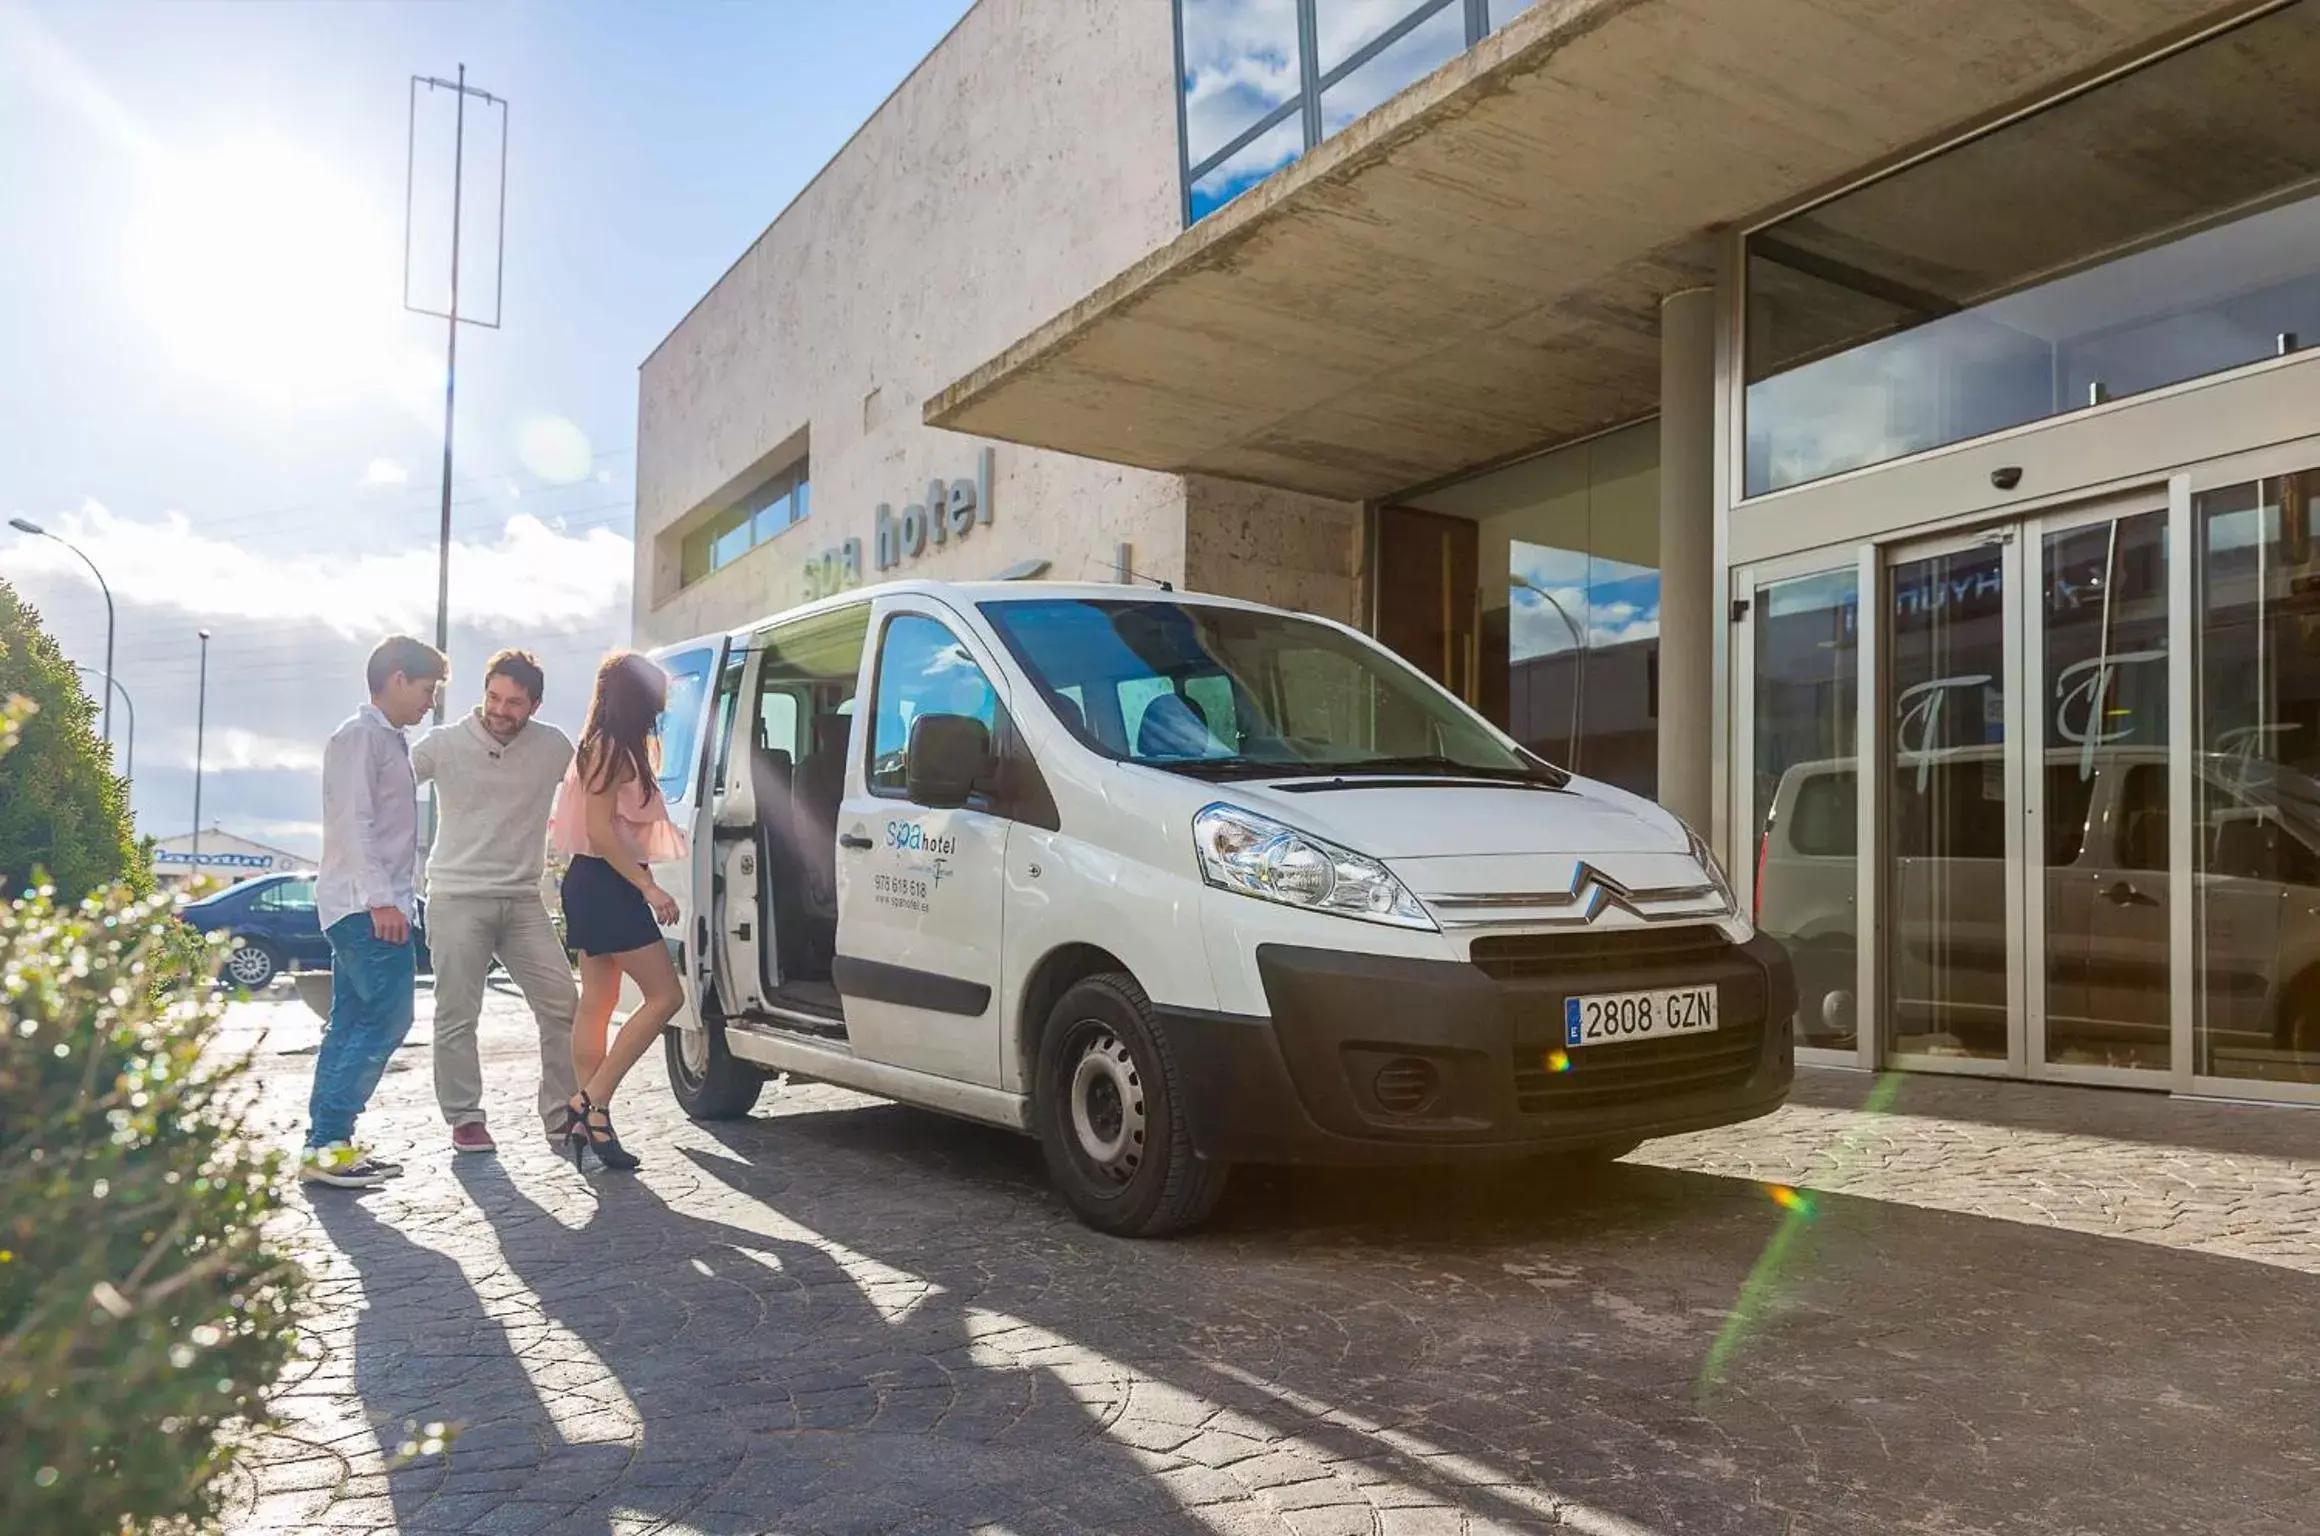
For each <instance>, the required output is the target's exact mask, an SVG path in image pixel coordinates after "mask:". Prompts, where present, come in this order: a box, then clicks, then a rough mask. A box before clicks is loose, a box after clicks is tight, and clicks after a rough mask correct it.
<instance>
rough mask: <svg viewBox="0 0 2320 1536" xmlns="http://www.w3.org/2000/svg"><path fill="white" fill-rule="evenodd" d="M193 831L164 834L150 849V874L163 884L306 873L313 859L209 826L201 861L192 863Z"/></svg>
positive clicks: (204, 835)
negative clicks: (197, 864) (197, 865)
mask: <svg viewBox="0 0 2320 1536" xmlns="http://www.w3.org/2000/svg"><path fill="white" fill-rule="evenodd" d="M193 842H194V838H193V834H192V833H191V832H184V833H180V834H179V835H177V836H176V837H165V838H163V839H162V840H161V841H160V843H159V844H157V845H156V846H155V848H154V850H153V876H154V878H155V879H157V880H159V881H160V882H161V883H162V884H164V885H183V884H185V883H187V882H188V881H191V880H193V879H195V878H196V877H197V876H198V877H200V878H203V879H212V880H223V881H225V882H226V883H228V884H231V883H233V882H234V881H236V880H248V879H250V878H252V877H253V876H257V875H305V874H312V873H313V872H314V867H315V866H314V861H313V860H312V859H310V858H307V857H306V856H305V855H304V854H298V853H291V852H289V851H288V850H286V849H282V848H273V847H269V846H267V845H266V844H264V843H260V842H253V841H251V840H250V839H249V838H246V837H237V836H235V835H234V834H233V833H231V832H227V831H223V830H221V829H219V828H216V827H212V828H210V829H209V830H208V831H205V832H203V833H202V834H201V863H200V865H199V867H198V868H197V867H196V866H195V864H194V848H193Z"/></svg>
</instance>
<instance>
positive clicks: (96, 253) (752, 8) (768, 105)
mask: <svg viewBox="0 0 2320 1536" xmlns="http://www.w3.org/2000/svg"><path fill="white" fill-rule="evenodd" d="M967 4H968V0H879V3H878V4H877V5H872V6H864V5H835V4H829V3H826V0H756V3H723V4H710V3H706V0H700V3H688V4H672V5H653V6H646V5H637V4H631V3H626V0H488V3H487V0H432V3H409V4H372V3H335V0H302V3H300V4H296V5H291V4H278V3H271V0H63V3H57V0H43V3H25V0H0V338H5V355H6V356H7V359H8V362H9V365H10V366H8V367H6V368H0V525H5V524H6V523H7V522H8V521H10V520H11V519H14V518H19V517H21V518H28V519H30V520H32V521H34V522H36V523H38V524H41V525H42V526H44V527H46V528H47V529H49V530H50V531H51V532H53V533H56V534H60V535H62V536H64V537H65V538H67V539H69V540H70V541H71V542H72V543H73V544H74V545H76V546H77V547H78V548H79V549H81V550H82V551H83V552H85V553H86V554H87V555H88V556H89V558H90V559H92V560H93V561H94V562H95V563H96V564H97V566H98V567H99V569H101V570H102V571H103V572H104V574H105V577H106V579H107V581H108V583H109V584H110V586H111V587H112V591H113V597H114V602H115V604H116V608H117V614H118V617H117V626H116V627H117V635H116V640H115V667H114V670H115V674H116V676H117V677H118V678H119V680H120V682H121V685H122V689H123V691H124V692H125V693H126V695H127V696H128V698H129V699H130V700H131V702H132V706H133V708H134V711H135V715H136V727H137V729H136V740H135V763H134V767H135V776H134V783H133V786H132V803H133V806H134V809H135V812H136V816H137V821H138V826H139V830H140V831H142V832H145V833H149V834H151V835H154V836H157V837H168V836H173V835H178V834H182V833H185V832H189V831H191V830H192V827H193V819H192V818H193V768H194V759H195V737H196V725H197V719H196V717H197V709H199V712H200V713H201V715H202V716H203V719H202V722H201V725H202V730H201V734H202V753H201V757H202V761H203V764H204V773H203V780H202V821H203V823H204V824H205V825H218V826H222V827H224V828H225V829H226V830H228V831H231V832H235V833H239V834H241V835H243V836H246V837H251V838H255V839H257V840H258V841H260V842H265V843H272V844H276V845H279V846H284V847H288V848H291V849H293V850H295V851H299V852H304V853H312V852H313V851H315V849H316V848H317V847H318V846H319V838H318V822H319V817H320V789H319V779H318V776H317V768H318V765H319V763H320V760H321V750H322V743H323V741H324V739H325V738H326V737H327V736H328V734H329V732H330V730H331V729H332V727H333V726H334V725H335V724H336V723H337V722H338V721H339V720H341V719H343V718H344V717H345V716H346V715H347V714H349V713H350V712H352V710H353V709H354V708H355V707H356V706H357V705H359V704H360V703H361V701H362V698H363V693H364V690H363V685H362V681H361V673H362V661H363V658H364V656H365V655H366V654H367V653H368V651H369V649H370V647H371V645H372V644H374V643H375V642H376V640H377V639H378V638H379V637H380V636H382V635H384V634H386V633H389V632H391V631H394V630H398V629H400V630H407V631H409V632H411V633H415V634H418V635H420V636H422V637H424V638H432V635H433V633H434V622H435V618H434V615H435V583H436V549H437V531H438V519H439V516H440V506H439V498H440V495H441V476H442V430H443V379H444V373H443V353H444V343H445V329H446V327H445V325H444V322H443V321H441V320H439V319H430V318H424V317H421V316H418V315H412V314H408V313H406V312H405V310H404V308H403V304H404V297H405V253H404V247H405V241H406V229H405V216H404V210H405V201H406V167H407V165H409V164H411V163H413V162H414V161H415V162H416V163H417V170H416V173H415V174H414V175H413V176H412V177H411V185H410V193H409V195H410V200H411V202H412V204H413V206H414V207H415V208H416V209H418V210H419V216H417V217H415V218H414V219H413V220H412V221H411V230H410V243H411V246H412V266H413V269H414V272H415V276H414V278H413V280H412V284H411V297H412V298H413V299H415V300H417V301H419V302H421V303H422V304H424V305H426V306H427V307H431V308H435V309H438V310H440V309H442V308H444V307H445V304H446V298H447V277H448V266H449V260H448V241H447V239H446V230H445V224H446V218H445V217H444V215H446V214H447V212H448V209H449V206H450V200H451V192H450V186H449V176H450V170H451V165H452V158H453V157H452V152H451V144H450V132H449V128H450V117H449V114H448V109H449V106H450V102H451V97H450V96H449V95H448V94H447V93H443V92H432V93H426V94H425V95H423V96H422V98H421V100H420V103H419V107H418V112H419V126H418V130H417V133H416V135H415V136H414V134H413V132H412V130H411V119H412V105H411V101H412V87H411V77H412V76H414V75H420V76H436V77H441V78H446V79H448V78H450V77H452V76H453V75H454V74H455V72H456V71H457V69H458V67H459V66H460V65H461V64H462V63H464V64H465V65H466V66H467V78H468V81H469V83H470V84H471V85H473V86H476V87H479V88H481V89H483V90H486V91H489V92H490V93H492V94H493V95H494V96H497V97H500V98H503V99H504V100H506V101H507V102H508V104H509V105H508V108H507V114H506V122H507V132H506V167H507V168H506V177H505V187H506V195H505V206H504V222H505V229H506V235H505V249H504V251H501V250H499V249H498V242H497V239H496V236H497V233H498V225H499V222H500V219H501V215H502V211H503V210H502V209H501V208H500V206H499V205H498V203H497V200H496V198H495V196H494V194H495V193H496V191H497V190H498V186H499V182H500V176H499V163H498V162H499V153H500V140H499V135H498V122H497V119H496V117H495V116H494V109H491V108H488V107H483V106H477V107H475V108H473V109H472V115H471V117H470V129H471V134H472V137H471V138H470V140H469V144H468V152H467V155H466V157H465V159H464V165H465V170H466V183H467V184H466V186H465V187H464V189H463V196H462V198H461V205H462V208H463V210H464V228H463V240H462V245H463V253H464V254H463V259H462V263H461V272H462V277H461V282H462V294H461V301H460V307H461V312H462V313H463V314H473V313H477V312H478V311H479V310H480V311H481V314H482V318H485V319H490V318H493V303H492V301H493V300H494V298H495V297H496V298H497V300H498V304H497V311H498V313H497V318H498V319H499V320H500V322H501V325H500V328H499V329H497V330H487V329H483V328H481V327H480V326H463V327H462V328H461V333H460V338H459V368H458V414H457V423H456V431H455V441H456V464H455V468H454V472H453V493H452V494H453V501H454V505H453V539H452V551H453V552H452V568H451V601H450V611H451V617H452V648H451V650H452V664H453V673H454V680H453V684H452V689H451V694H450V700H451V708H452V709H454V710H455V711H456V710H458V709H464V708H466V707H468V706H469V705H471V704H472V703H473V701H474V699H475V698H476V697H477V695H478V694H479V692H480V686H481V676H480V674H481V671H482V664H483V660H484V658H485V657H486V656H488V655H489V653H490V652H491V651H493V650H495V649H497V648H498V647H500V646H502V645H511V644H514V645H524V646H528V647H530V648H532V649H534V650H536V651H537V652H538V653H539V654H540V656H541V659H542V661H543V663H544V664H545V665H546V667H547V670H548V697H547V701H546V705H545V708H544V710H543V718H546V719H548V720H550V721H553V722H555V723H557V724H560V725H562V726H564V727H565V728H567V729H575V728H576V727H577V726H578V724H579V719H580V715H581V713H582V711H583V709H584V707H585V704H586V692H587V684H588V679H589V675H590V673H591V672H592V671H593V668H594V665H595V663H596V662H597V660H599V659H600V658H601V657H602V655H603V654H604V653H605V652H606V651H607V650H609V649H612V648H614V647H617V646H619V645H622V644H624V643H626V640H627V636H628V612H629V580H630V570H631V557H632V547H631V544H630V535H631V531H632V528H633V494H634V465H635V423H636V368H637V366H638V365H639V364H640V363H641V362H642V361H643V360H644V358H645V356H646V354H647V353H648V352H650V351H651V350H652V348H653V347H654V346H655V345H657V344H658V343H659V341H660V340H661V338H662V337H663V336H665V335H666V334H667V333H668V332H669V330H670V329H671V328H672V327H674V326H675V324H676V323H677V321H678V320H679V319H681V318H682V317H683V315H684V313H685V311H686V310H687V309H688V308H690V307H691V305H692V304H693V302H694V301H695V300H697V299H698V298H699V297H700V296H701V295H702V294H703V293H704V292H706V291H707V289H708V288H709V286H710V285H711V284H712V283H714V282H715V281H716V280H717V278H718V277H719V275H720V274H722V273H723V272H724V270H725V269H726V268H727V267H728V266H729V265H731V264H732V262H733V261H734V260H735V259H737V258H738V257H739V256H740V255H741V254H742V252H743V251H744V250H745V249H746V248H747V246H748V245H749V243H750V242H751V241H752V240H754V239H755V238H756V237H757V235H758V234H759V233H760V232H761V231H762V230H763V229H764V228H765V226H766V225H767V224H768V223H770V222H771V221H772V220H773V218H774V216H775V215H776V214H778V213H779V212H780V211H781V209H782V207H783V206H784V205H785V204H786V203H787V202H788V201H789V199H790V198H791V197H793V196H794V195H795V194H796V193H797V192H798V191H799V190H800V189H801V188H803V187H804V185H805V184H806V182H807V181H808V180H809V179H811V178H812V176H813V175H814V173H815V172H816V171H817V170H819V169H820V168H821V166H822V165H823V164H824V163H825V162H826V161H827V160H828V159H829V158H830V156H831V155H833V154H834V153H836V151H837V150H838V149H839V147H840V146H841V145H842V144H843V143H844V142H845V140H846V138H847V137H848V136H849V135H850V134H851V133H852V132H853V131H854V130H855V128H856V127H858V126H859V125H860V124H861V122H862V121H863V120H864V119H865V118H867V117H868V116H869V115H870V113H871V112H872V111H874V110H875V109H876V108H877V106H878V104H879V102H880V101H881V100H883V99H884V97H885V96H886V95H887V93H888V92H890V91H891V90H892V89H893V88H894V87H895V86H896V85H898V84H900V83H901V81H902V79H903V77H904V76H905V75H906V74H907V73H908V72H909V71H910V69H911V68H912V67H913V66H914V65H916V64H917V62H918V61H919V60H920V59H921V58H923V57H924V56H925V54H926V53H927V52H928V51H929V50H930V49H931V48H933V46H934V45H935V44H936V43H937V42H938V41H940V39H941V37H942V35H943V33H944V32H945V31H947V30H948V29H949V28H950V26H951V25H952V24H953V23H955V22H956V21H957V20H958V18H959V16H960V15H962V14H963V13H964V12H965V11H966V9H967ZM414 137H415V138H416V144H417V150H416V154H413V152H412V149H411V145H412V141H413V139H414ZM495 290H496V292H495ZM0 580H6V581H9V582H11V583H13V584H15V585H16V586H17V587H18V589H19V590H20V591H22V592H23V593H24V594H25V595H26V597H27V598H28V599H29V600H30V601H31V602H33V603H34V604H35V605H36V606H37V607H38V608H39V609H40V610H41V612H42V614H43V616H44V618H45V619H46V620H47V622H48V625H49V628H50V631H51V632H52V633H53V634H54V635H55V636H56V637H57V639H58V641H59V642H60V643H61V644H62V645H63V647H64V648H65V650H66V652H67V653H68V654H69V655H70V657H71V658H72V660H73V661H75V662H76V663H79V664H82V665H85V666H87V667H90V668H92V669H101V668H102V667H103V665H104V654H105V608H104V603H103V601H102V599H101V597H100V596H99V594H98V591H97V588H96V585H95V583H94V582H93V581H92V580H91V578H90V577H89V575H88V573H87V568H86V567H85V566H84V565H82V563H81V562H80V560H79V559H77V558H76V557H75V556H74V555H73V554H72V553H71V552H70V551H68V550H66V549H64V548H62V547H60V546H59V545H58V544H56V543H55V542H54V541H52V540H46V539H37V538H31V537H28V536H24V535H21V534H18V533H15V532H13V531H10V530H8V529H7V528H6V527H5V526H0ZM205 628H206V629H208V630H209V631H210V632H211V636H212V638H211V640H210V642H209V644H208V647H207V661H208V664H207V688H206V694H205V693H204V690H203V689H201V687H200V686H199V684H200V680H201V676H202V655H203V648H202V645H201V643H200V641H199V640H198V638H197V636H198V632H199V631H201V630H203V629H205ZM90 686H91V691H92V696H93V695H94V692H95V690H96V688H97V686H98V685H97V684H95V683H93V682H92V683H91V685H90ZM203 697H206V708H200V703H201V699H202V698H203ZM128 719H129V710H128V709H127V708H122V707H117V708H116V712H115V722H114V736H115V745H116V749H117V751H118V752H119V753H120V755H121V757H122V758H124V759H125V758H126V756H127V753H128V749H129V741H128V736H129V729H128Z"/></svg>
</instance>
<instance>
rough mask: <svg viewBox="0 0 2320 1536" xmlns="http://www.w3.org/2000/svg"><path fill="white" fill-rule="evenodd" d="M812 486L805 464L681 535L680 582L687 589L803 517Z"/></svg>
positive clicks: (789, 470)
mask: <svg viewBox="0 0 2320 1536" xmlns="http://www.w3.org/2000/svg"><path fill="white" fill-rule="evenodd" d="M812 493H813V486H812V483H811V481H810V480H809V479H808V477H807V474H806V466H805V463H804V461H803V460H800V461H799V462H798V463H796V464H794V465H792V466H791V467H790V468H788V469H785V470H783V471H782V472H781V473H780V474H778V475H775V476H774V477H773V478H772V479H771V480H768V481H767V482H766V483H765V484H764V485H762V486H760V487H759V488H758V489H757V490H756V491H755V492H753V493H751V494H750V495H749V496H747V497H746V498H744V499H743V500H741V501H740V502H738V503H736V504H735V505H733V506H731V507H729V508H727V509H726V510H725V511H723V512H720V513H718V514H717V515H716V516H715V517H713V518H711V519H710V520H709V521H708V522H706V523H704V524H702V525H701V526H700V527H698V528H696V529H694V530H693V531H692V532H691V533H688V534H686V535H685V542H684V548H683V564H682V567H681V578H682V581H683V584H684V585H686V586H688V587H689V586H691V585H692V584H693V583H694V582H696V581H699V580H700V579H701V578H702V577H704V576H707V575H709V574H710V573H712V572H714V571H720V570H723V569H724V568H725V567H726V566H728V565H731V564H732V563H733V562H734V561H736V560H738V559H740V558H741V557H742V556H743V555H746V554H748V553H749V552H750V551H751V550H753V549H755V548H756V547H757V546H758V545H760V544H763V543H765V542H766V541H767V540H768V539H771V538H773V537H774V536H775V535H777V534H779V533H782V532H783V531H784V530H786V529H788V528H790V527H792V526H794V525H795V524H797V523H798V522H800V521H801V520H803V519H804V517H805V516H806V514H807V512H809V511H810V510H811V509H812V501H813V494H812Z"/></svg>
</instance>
